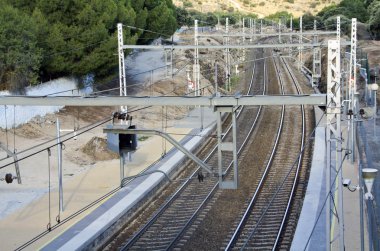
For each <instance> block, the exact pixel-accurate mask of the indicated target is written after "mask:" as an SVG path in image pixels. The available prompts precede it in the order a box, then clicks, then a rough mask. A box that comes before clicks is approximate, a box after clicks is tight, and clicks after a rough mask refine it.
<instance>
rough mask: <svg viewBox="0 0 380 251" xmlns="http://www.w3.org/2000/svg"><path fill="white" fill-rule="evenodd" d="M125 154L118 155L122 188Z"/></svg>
mask: <svg viewBox="0 0 380 251" xmlns="http://www.w3.org/2000/svg"><path fill="white" fill-rule="evenodd" d="M124 154H125V153H124V152H121V154H120V186H123V180H124V177H125V174H124V163H125V155H124Z"/></svg>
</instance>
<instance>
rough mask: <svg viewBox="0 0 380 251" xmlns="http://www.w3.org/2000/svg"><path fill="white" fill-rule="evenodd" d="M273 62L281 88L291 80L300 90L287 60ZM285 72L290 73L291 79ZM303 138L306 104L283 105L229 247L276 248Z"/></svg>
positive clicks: (285, 217) (286, 87)
mask: <svg viewBox="0 0 380 251" xmlns="http://www.w3.org/2000/svg"><path fill="white" fill-rule="evenodd" d="M281 61H282V59H281ZM273 62H274V65H275V69H276V72H277V75H278V80H279V83H280V84H281V89H282V92H283V93H284V92H285V91H286V92H292V89H293V87H292V86H290V84H291V82H292V85H294V88H295V89H296V91H297V93H298V94H299V93H300V88H299V86H298V83H297V81H296V80H295V78H294V76H293V74H292V73H291V71H290V69H289V68H288V67H287V65H286V63H285V62H284V61H282V63H283V65H284V68H283V69H282V70H280V67H279V64H278V63H277V62H276V59H274V60H273ZM286 72H288V73H286ZM284 73H285V74H286V75H288V76H289V77H290V79H288V81H285V78H286V76H284ZM286 82H287V84H286ZM298 132H302V133H298ZM304 141H305V111H304V107H303V106H301V107H292V108H288V107H287V108H286V109H285V107H283V110H282V115H281V121H280V124H279V129H278V134H277V137H276V141H275V144H274V147H273V150H272V153H271V155H270V158H269V161H268V163H267V166H266V168H265V170H264V172H263V176H262V178H261V179H260V181H259V182H258V185H257V188H256V191H255V192H254V195H253V196H252V198H251V200H250V202H249V204H248V206H247V209H246V210H245V212H244V214H243V215H242V217H241V220H240V222H239V223H238V224H237V227H236V230H235V231H234V233H233V235H232V237H231V239H230V241H229V242H228V244H227V247H226V250H230V249H232V250H243V249H250V250H251V249H253V250H256V249H265V250H269V249H272V250H274V249H276V247H277V244H278V242H279V238H280V235H281V233H282V230H283V227H284V224H285V221H286V219H287V216H288V212H289V208H290V206H291V202H292V199H293V195H294V191H295V186H296V182H297V179H298V174H299V170H300V167H301V163H302V155H300V154H299V153H300V152H301V151H302V150H303V148H304Z"/></svg>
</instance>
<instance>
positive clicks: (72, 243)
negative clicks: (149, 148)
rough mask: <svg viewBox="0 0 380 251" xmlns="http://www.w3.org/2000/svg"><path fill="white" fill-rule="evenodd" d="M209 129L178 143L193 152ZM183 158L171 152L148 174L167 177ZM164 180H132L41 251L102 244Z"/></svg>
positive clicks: (149, 178)
mask: <svg viewBox="0 0 380 251" xmlns="http://www.w3.org/2000/svg"><path fill="white" fill-rule="evenodd" d="M211 129H212V128H211V127H209V128H206V129H205V130H203V131H202V132H200V131H199V130H198V129H195V130H192V131H191V132H190V134H191V135H195V134H199V136H193V137H192V136H186V137H185V138H184V139H182V140H181V143H182V144H183V145H184V146H185V148H186V149H188V150H189V151H193V150H194V149H196V148H197V147H198V146H199V145H200V144H201V143H202V142H203V140H204V138H203V137H204V136H206V135H207V134H208V133H210V132H211ZM185 157H186V156H185V155H184V154H183V153H181V152H179V151H177V150H174V149H173V150H172V151H170V152H169V153H168V154H167V155H166V156H165V157H164V158H163V159H162V160H161V161H160V162H158V163H157V164H154V165H153V166H151V167H150V168H149V169H148V170H147V172H149V171H154V170H160V171H163V172H165V173H167V174H169V175H170V173H171V172H172V171H173V170H174V169H176V168H177V167H178V166H179V165H180V164H181V163H182V161H183V160H184V159H185ZM165 180H166V177H165V176H164V175H163V174H162V173H154V174H150V175H147V176H143V177H139V178H136V179H134V180H133V182H131V183H130V184H128V185H127V186H126V187H124V188H123V189H122V190H120V191H119V192H118V193H116V194H115V195H114V196H112V197H111V198H110V199H108V200H107V201H106V202H104V203H103V204H102V205H101V206H99V207H98V208H96V209H95V210H94V211H93V212H91V213H90V214H89V215H87V216H86V217H85V218H83V219H82V220H81V221H79V222H78V223H76V224H74V225H73V226H72V227H70V228H69V229H68V230H67V231H65V232H64V233H63V234H62V235H60V236H58V237H57V238H55V239H54V240H53V241H51V242H50V243H49V244H47V245H46V246H44V247H43V248H42V249H41V250H46V251H47V250H78V249H83V248H88V247H90V248H91V247H92V245H93V244H92V243H99V242H102V239H104V238H105V237H107V234H104V233H107V231H110V230H109V229H110V228H112V227H114V226H115V224H117V223H118V221H119V220H120V219H122V218H123V216H124V215H126V214H127V215H128V212H129V211H130V210H133V209H135V208H136V207H137V206H139V203H140V202H141V201H143V200H144V199H145V198H146V197H147V196H149V194H151V193H152V192H153V191H154V190H155V189H157V186H158V185H159V184H160V183H161V182H163V181H165Z"/></svg>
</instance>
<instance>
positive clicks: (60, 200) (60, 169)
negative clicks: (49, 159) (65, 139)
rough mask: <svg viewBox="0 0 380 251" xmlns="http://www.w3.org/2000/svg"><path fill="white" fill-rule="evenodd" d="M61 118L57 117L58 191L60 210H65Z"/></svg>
mask: <svg viewBox="0 0 380 251" xmlns="http://www.w3.org/2000/svg"><path fill="white" fill-rule="evenodd" d="M60 129H61V127H60V124H59V119H58V118H57V156H58V193H59V199H58V201H59V211H60V212H63V184H62V175H63V174H62V144H61V132H60Z"/></svg>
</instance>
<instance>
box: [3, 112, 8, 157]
mask: <svg viewBox="0 0 380 251" xmlns="http://www.w3.org/2000/svg"><path fill="white" fill-rule="evenodd" d="M4 117H5V135H6V140H7V149H9V141H8V120H7V105H4ZM7 155H8V154H7Z"/></svg>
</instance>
